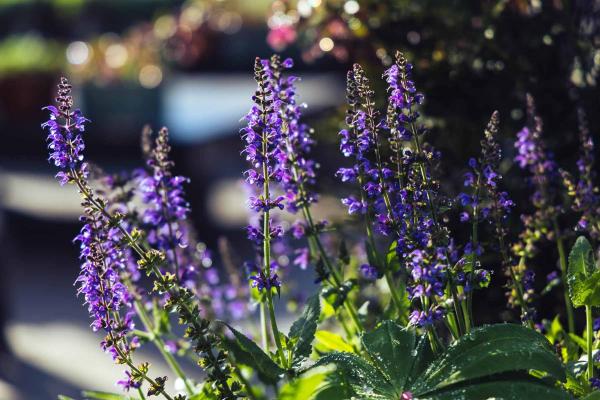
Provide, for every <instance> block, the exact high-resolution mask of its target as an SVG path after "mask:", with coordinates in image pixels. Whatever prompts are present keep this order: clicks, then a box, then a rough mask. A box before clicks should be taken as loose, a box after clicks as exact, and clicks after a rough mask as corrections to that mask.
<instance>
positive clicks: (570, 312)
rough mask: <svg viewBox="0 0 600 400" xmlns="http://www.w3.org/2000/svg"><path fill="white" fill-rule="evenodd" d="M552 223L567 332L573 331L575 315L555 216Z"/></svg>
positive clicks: (563, 250)
mask: <svg viewBox="0 0 600 400" xmlns="http://www.w3.org/2000/svg"><path fill="white" fill-rule="evenodd" d="M552 224H553V227H554V235H555V236H556V247H557V249H558V259H559V263H560V272H561V275H562V277H561V278H562V279H561V280H562V286H563V296H564V298H565V307H566V309H567V324H568V325H567V326H568V327H569V333H574V332H575V317H574V315H573V304H572V303H571V299H570V298H569V291H568V288H567V285H566V279H567V257H566V255H565V245H564V243H563V238H562V235H561V234H560V228H559V226H558V221H557V220H556V218H553V220H552Z"/></svg>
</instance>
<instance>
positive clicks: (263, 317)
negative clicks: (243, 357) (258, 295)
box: [259, 302, 269, 353]
mask: <svg viewBox="0 0 600 400" xmlns="http://www.w3.org/2000/svg"><path fill="white" fill-rule="evenodd" d="M259 310H260V336H261V339H262V347H263V350H264V351H265V352H267V353H268V352H269V328H268V324H267V310H266V308H265V303H264V302H261V303H260V305H259Z"/></svg>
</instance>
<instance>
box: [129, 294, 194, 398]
mask: <svg viewBox="0 0 600 400" xmlns="http://www.w3.org/2000/svg"><path fill="white" fill-rule="evenodd" d="M134 306H135V310H136V312H137V314H138V316H139V317H140V320H141V321H142V324H143V325H144V327H145V328H146V331H148V333H150V341H151V342H152V343H153V344H154V346H155V347H156V348H157V349H158V351H159V352H160V354H161V355H162V356H163V358H164V359H165V361H166V362H167V364H168V365H169V367H170V368H171V370H172V371H173V373H175V375H177V377H178V378H180V379H181V380H182V381H183V383H184V385H185V390H186V391H187V392H188V394H189V395H190V396H191V395H193V394H194V389H193V388H192V386H191V385H190V383H189V382H188V379H187V378H186V376H185V373H184V372H183V370H182V369H181V366H180V365H179V363H178V362H177V360H176V359H175V357H173V354H171V353H169V352H168V351H167V350H166V349H165V342H164V341H163V339H162V338H161V337H160V335H158V334H156V333H155V332H154V328H153V326H152V322H151V321H150V317H149V316H148V314H147V313H146V310H145V309H144V306H143V305H142V304H141V302H140V301H139V300H136V301H135V303H134Z"/></svg>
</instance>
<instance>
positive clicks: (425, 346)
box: [406, 335, 434, 387]
mask: <svg viewBox="0 0 600 400" xmlns="http://www.w3.org/2000/svg"><path fill="white" fill-rule="evenodd" d="M413 355H414V356H415V359H414V360H413V362H412V367H411V370H410V374H409V376H408V382H407V385H406V387H408V386H409V385H410V386H412V384H413V383H414V382H415V380H416V379H417V378H418V377H419V376H420V375H421V374H422V373H423V372H425V370H426V369H427V367H428V366H429V365H430V364H431V362H432V361H433V359H434V354H433V351H432V350H431V346H430V344H429V339H428V338H427V335H422V336H421V337H420V338H419V342H418V343H417V347H416V348H415V350H414V351H413Z"/></svg>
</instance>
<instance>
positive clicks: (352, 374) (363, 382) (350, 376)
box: [314, 352, 395, 399]
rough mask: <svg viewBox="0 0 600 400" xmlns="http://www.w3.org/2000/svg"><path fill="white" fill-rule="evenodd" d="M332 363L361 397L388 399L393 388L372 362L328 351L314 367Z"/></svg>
mask: <svg viewBox="0 0 600 400" xmlns="http://www.w3.org/2000/svg"><path fill="white" fill-rule="evenodd" d="M329 364H334V365H335V366H336V367H337V368H338V370H339V371H340V372H341V373H342V374H343V375H344V378H346V380H347V382H348V384H349V385H350V387H351V388H352V390H353V391H354V392H355V393H356V395H358V396H359V397H360V398H361V399H388V398H390V397H391V396H394V395H395V393H394V388H393V387H392V385H391V383H390V382H389V381H387V379H386V378H385V376H384V375H382V374H381V373H380V372H379V371H378V370H377V369H376V368H375V367H374V366H373V365H372V364H370V363H368V362H367V361H365V360H364V359H363V358H361V357H359V356H357V355H356V354H353V353H339V352H334V353H328V354H326V355H324V356H323V357H321V358H320V359H319V361H317V362H316V363H315V365H314V367H319V366H324V365H329Z"/></svg>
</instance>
